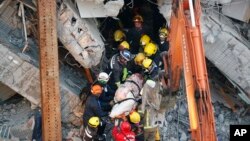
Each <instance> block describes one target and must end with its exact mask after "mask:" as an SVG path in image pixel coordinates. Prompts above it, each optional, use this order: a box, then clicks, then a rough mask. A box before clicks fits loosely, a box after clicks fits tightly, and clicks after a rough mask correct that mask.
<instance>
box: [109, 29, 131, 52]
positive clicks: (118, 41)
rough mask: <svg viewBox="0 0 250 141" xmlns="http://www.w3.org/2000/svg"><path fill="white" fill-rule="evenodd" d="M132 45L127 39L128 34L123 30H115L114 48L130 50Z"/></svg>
mask: <svg viewBox="0 0 250 141" xmlns="http://www.w3.org/2000/svg"><path fill="white" fill-rule="evenodd" d="M129 48H130V46H129V43H128V42H127V41H126V35H125V34H124V32H123V31H121V30H116V31H115V32H114V43H113V49H114V50H117V51H120V50H123V49H128V50H129Z"/></svg>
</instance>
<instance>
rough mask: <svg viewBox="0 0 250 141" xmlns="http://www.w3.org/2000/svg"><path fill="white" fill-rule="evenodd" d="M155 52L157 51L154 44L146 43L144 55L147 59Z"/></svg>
mask: <svg viewBox="0 0 250 141" xmlns="http://www.w3.org/2000/svg"><path fill="white" fill-rule="evenodd" d="M156 51H157V46H156V45H155V44H154V43H148V44H147V45H146V46H145V47H144V53H145V55H146V56H148V57H149V56H152V55H154V54H155V53H156Z"/></svg>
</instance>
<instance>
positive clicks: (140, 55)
mask: <svg viewBox="0 0 250 141" xmlns="http://www.w3.org/2000/svg"><path fill="white" fill-rule="evenodd" d="M145 58H146V56H145V55H144V53H138V54H137V55H136V56H135V59H134V61H135V63H136V64H138V65H142V61H143V60H144V59H145Z"/></svg>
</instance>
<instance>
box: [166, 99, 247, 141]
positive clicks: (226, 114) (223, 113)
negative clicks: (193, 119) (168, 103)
mask: <svg viewBox="0 0 250 141" xmlns="http://www.w3.org/2000/svg"><path fill="white" fill-rule="evenodd" d="M182 97H184V95H183V96H182ZM213 106H214V110H215V121H216V132H217V138H218V141H224V140H229V137H230V134H229V129H230V125H235V124H238V125H249V124H250V114H249V113H246V111H247V109H244V108H241V109H239V110H238V111H237V112H232V110H231V109H229V108H227V107H225V106H224V105H223V104H222V103H219V102H216V103H214V104H213ZM165 117H166V119H165V122H164V126H163V127H162V128H161V135H162V140H169V141H178V140H180V141H187V140H188V139H190V137H191V136H190V134H189V132H188V130H189V119H188V110H187V103H186V100H185V98H179V99H178V102H177V103H176V105H175V107H174V108H172V109H171V110H169V111H168V112H167V113H166V115H165Z"/></svg>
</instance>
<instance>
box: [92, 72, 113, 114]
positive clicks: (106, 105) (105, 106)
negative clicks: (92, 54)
mask: <svg viewBox="0 0 250 141" xmlns="http://www.w3.org/2000/svg"><path fill="white" fill-rule="evenodd" d="M108 81H109V75H108V74H107V73H106V72H101V73H99V75H98V77H97V82H94V84H100V85H101V86H102V87H103V93H102V94H101V95H100V97H99V103H100V105H101V108H102V110H103V111H105V112H110V110H111V109H112V105H110V102H111V101H112V100H113V99H114V96H115V91H114V90H112V89H111V88H110V86H109V85H107V83H108Z"/></svg>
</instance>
